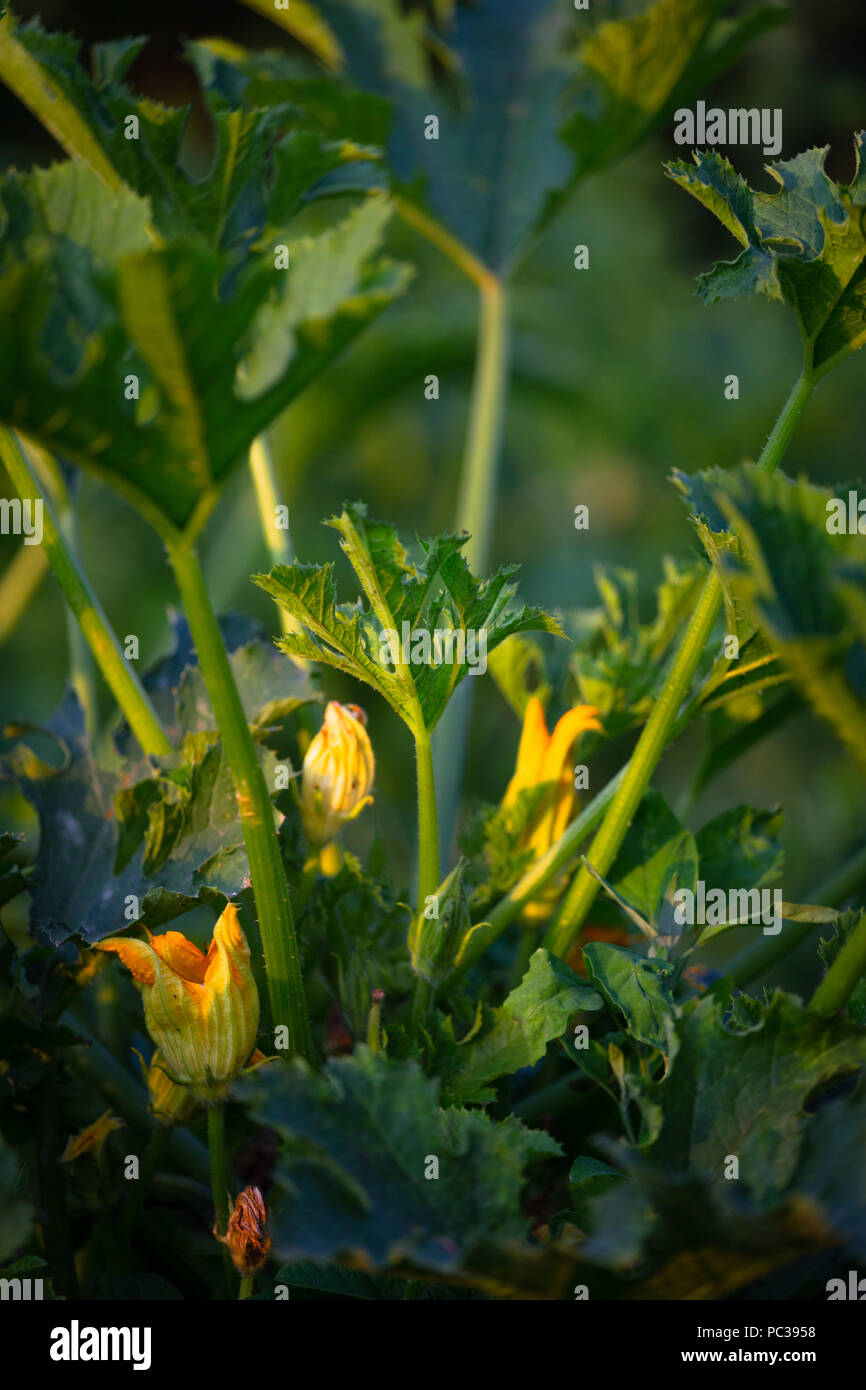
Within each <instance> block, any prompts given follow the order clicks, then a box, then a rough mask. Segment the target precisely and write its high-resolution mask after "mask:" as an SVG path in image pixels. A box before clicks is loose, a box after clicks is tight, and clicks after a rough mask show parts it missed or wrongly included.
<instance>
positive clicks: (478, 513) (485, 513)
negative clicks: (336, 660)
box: [435, 274, 508, 872]
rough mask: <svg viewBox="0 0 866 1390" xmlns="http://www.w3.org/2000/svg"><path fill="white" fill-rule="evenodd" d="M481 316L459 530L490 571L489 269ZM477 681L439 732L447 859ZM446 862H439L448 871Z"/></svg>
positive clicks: (494, 435)
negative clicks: (467, 535)
mask: <svg viewBox="0 0 866 1390" xmlns="http://www.w3.org/2000/svg"><path fill="white" fill-rule="evenodd" d="M478 288H479V299H480V319H479V329H478V351H477V357H476V363H475V377H474V381H473V384H472V400H471V404H470V412H469V428H468V432H467V436H466V449H465V452H464V456H463V466H462V471H461V480H460V494H459V497H458V501H457V515H456V519H455V529H456V530H457V531H468V533H469V540H468V541H467V543H466V546H465V547H464V552H463V553H464V555H465V556H466V560H467V562H468V564H469V567H470V569H471V570H472V571H473V572H474V573H475V574H478V575H484V574H485V573H486V570H487V567H488V564H489V560H490V548H491V547H490V539H491V535H492V531H493V521H494V514H495V509H496V479H497V474H498V469H499V456H500V452H501V446H502V431H503V425H504V419H505V399H506V388H507V383H508V313H507V309H508V305H507V296H506V291H505V286H504V285H503V284H502V282H501V281H500V280H498V279H497V278H496V277H495V276H493V275H490V274H487V275H486V276H485V277H484V278H483V279H480V280H479V281H478ZM472 695H473V687H472V682H471V681H469V680H464V681H463V683H462V684H461V685H460V686H458V688H457V690H456V691H455V693H454V695H453V696H452V699H451V701H450V704H449V706H448V708H447V709H446V711H445V713H444V715H443V716H442V720H441V722H440V724H439V728H438V729H437V732H436V738H435V745H436V763H437V768H436V770H437V778H438V788H439V816H440V822H441V827H442V852H443V855H444V856H445V859H446V860H447V858H448V854H449V850H450V846H451V842H452V840H453V837H454V831H455V826H456V821H457V811H458V807H459V804H460V794H461V789H462V782H463V768H464V764H465V760H466V745H467V741H468V736H469V725H470V721H471V715H472ZM444 868H445V865H444V864H443V865H440V869H441V870H442V871H443V872H444Z"/></svg>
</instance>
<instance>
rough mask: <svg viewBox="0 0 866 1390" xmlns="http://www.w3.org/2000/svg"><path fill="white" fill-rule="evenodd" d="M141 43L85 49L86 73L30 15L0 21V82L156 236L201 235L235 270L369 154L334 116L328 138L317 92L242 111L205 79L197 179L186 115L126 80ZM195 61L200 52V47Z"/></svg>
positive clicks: (355, 108)
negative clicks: (209, 146) (308, 103)
mask: <svg viewBox="0 0 866 1390" xmlns="http://www.w3.org/2000/svg"><path fill="white" fill-rule="evenodd" d="M146 42H147V40H146V39H141V38H139V39H124V40H121V41H119V42H112V43H106V44H96V45H94V47H93V50H92V55H91V72H90V74H88V72H87V70H86V68H85V67H84V66H83V64H82V63H81V61H80V53H79V48H80V45H79V43H78V42H77V40H75V39H73V38H71V37H70V36H69V35H66V34H52V33H46V32H45V31H44V30H43V28H42V26H41V24H40V23H39V21H38V20H35V21H33V22H31V23H29V24H23V25H22V24H18V23H17V21H15V20H14V19H13V18H12V17H11V16H9V15H7V17H6V18H5V19H4V20H3V21H2V22H0V77H2V78H3V80H5V81H6V83H7V84H8V85H9V86H10V87H11V88H12V90H13V91H15V92H16V94H17V95H18V96H19V97H20V98H21V100H22V101H23V102H24V103H25V105H27V106H29V107H30V109H31V110H32V111H33V113H34V115H35V116H36V117H37V119H39V120H40V121H42V123H43V124H44V125H45V126H46V127H47V128H48V129H49V130H50V131H51V133H52V134H53V135H54V136H55V138H56V139H57V140H58V143H59V144H60V146H61V147H62V148H63V149H64V150H65V151H66V153H67V154H69V155H71V156H73V157H74V158H76V159H77V160H80V161H83V162H84V163H85V164H86V165H88V166H89V168H90V169H91V170H92V171H93V172H94V174H96V175H97V176H98V177H99V179H100V180H101V182H102V183H103V184H104V185H105V186H106V188H107V189H112V190H114V191H117V190H119V189H123V188H124V187H125V188H127V189H133V190H134V191H135V192H136V193H138V194H139V195H141V197H142V198H145V199H147V204H148V207H149V214H150V217H151V218H152V220H153V228H152V233H153V236H154V239H155V240H157V241H158V240H159V238H161V237H162V238H172V237H181V238H183V239H185V240H190V239H192V240H200V241H201V242H202V243H203V244H205V245H207V246H208V247H209V248H210V249H212V250H218V249H220V250H225V251H230V252H231V255H232V261H233V263H235V264H237V263H238V262H239V261H243V260H244V259H245V258H246V257H247V256H249V254H250V253H251V250H252V249H253V248H254V246H255V244H256V242H259V241H261V240H262V238H265V237H269V236H270V234H271V233H272V232H273V231H274V230H275V229H277V228H280V227H283V226H284V225H285V224H286V222H287V221H288V219H289V218H290V217H291V216H292V215H293V214H294V213H295V212H296V211H297V210H298V208H299V207H301V205H302V204H303V203H304V202H306V201H308V200H309V198H310V197H314V196H316V195H317V191H318V189H317V186H318V185H319V184H320V183H321V181H322V180H324V179H325V178H326V176H327V175H329V174H331V173H332V172H333V171H334V170H337V169H339V168H340V166H342V165H343V164H346V163H348V164H350V165H352V164H355V163H357V162H358V161H359V160H361V159H363V160H366V161H369V160H371V159H373V160H375V159H376V158H377V157H378V154H379V152H378V151H377V150H376V149H374V148H362V146H361V145H360V144H359V143H358V136H357V134H355V133H354V132H353V131H351V130H350V129H348V128H346V129H342V130H335V129H334V128H333V118H331V120H330V122H328V121H327V119H326V121H325V124H328V123H330V124H331V127H332V129H331V131H330V132H329V131H327V130H326V129H325V124H323V121H322V116H321V100H320V97H319V100H318V102H316V101H315V95H314V103H315V104H316V107H317V109H316V110H315V111H310V110H307V109H306V108H305V106H304V101H303V96H304V90H305V88H304V84H303V83H298V84H296V86H295V88H294V90H293V91H292V92H291V94H289V93H286V94H281V99H280V100H279V101H277V102H271V103H268V104H267V105H263V106H258V107H255V108H254V109H243V107H242V106H241V104H240V103H239V101H237V100H233V99H232V96H231V94H226V93H225V92H224V91H223V90H220V88H219V87H218V86H217V85H215V84H213V83H206V84H205V88H204V92H203V98H204V102H205V106H206V109H207V117H208V122H209V125H210V128H211V131H212V137H213V146H214V150H213V158H212V162H211V167H210V168H209V170H208V171H207V175H206V177H201V176H200V175H199V172H198V171H197V170H194V169H193V168H191V167H190V164H189V159H188V157H187V150H186V144H187V141H186V139H185V134H186V129H187V124H188V121H189V114H190V108H189V107H179V108H174V107H167V106H161V105H160V104H159V103H158V102H155V101H151V100H149V99H148V98H141V97H138V96H136V95H135V94H134V93H133V92H131V91H130V90H129V88H128V87H127V86H126V85H125V81H124V79H125V77H126V73H127V71H128V69H129V67H130V65H131V64H132V62H133V61H134V60H135V58H136V57H137V56H138V54H139V53H140V51H141V49H142V48H143V47H144V45H145V43H146ZM192 56H193V57H194V58H199V57H201V58H202V59H203V60H204V57H205V55H203V54H200V53H199V51H198V50H194V51H193V54H192ZM212 61H213V60H212ZM205 65H206V63H205ZM313 90H314V89H313ZM362 100H363V99H362V98H360V97H356V98H355V100H354V102H353V104H352V107H351V112H352V114H354V115H355V116H356V117H362V116H363V107H362V104H361V103H362ZM368 105H369V99H368ZM347 114H348V113H347ZM130 117H132V118H133V119H134V121H135V122H136V126H135V133H134V135H131V134H130V125H129V120H130ZM334 135H336V136H337V137H338V138H336V139H334V138H332V137H333V136H334ZM314 190H315V191H314Z"/></svg>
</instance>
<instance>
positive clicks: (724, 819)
mask: <svg viewBox="0 0 866 1390" xmlns="http://www.w3.org/2000/svg"><path fill="white" fill-rule="evenodd" d="M781 831H782V813H781V812H780V811H778V810H774V811H758V810H756V809H755V807H754V806H734V807H731V809H730V810H728V811H722V812H721V813H720V814H719V815H718V816H715V817H714V818H713V819H712V820H710V821H707V823H706V824H705V825H704V826H702V827H701V829H700V830H699V831H698V833H697V835H696V836H695V843H696V845H697V849H698V856H699V860H700V874H701V878H702V879H703V881H704V883H705V884H706V887H707V892H709V891H710V890H711V889H714V888H721V889H723V891H724V892H727V891H728V889H729V888H758V887H760V885H761V884H764V883H772V881H773V880H774V879H776V878H778V877H779V875H780V874H781V872H782V869H783V867H784V863H785V854H784V850H783V849H782V843H781V840H780V838H779V837H780V835H781Z"/></svg>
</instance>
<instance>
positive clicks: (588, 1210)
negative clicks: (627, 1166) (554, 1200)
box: [568, 1157, 625, 1229]
mask: <svg viewBox="0 0 866 1390" xmlns="http://www.w3.org/2000/svg"><path fill="white" fill-rule="evenodd" d="M624 1181H625V1174H624V1173H621V1172H620V1171H619V1169H618V1168H612V1167H611V1166H610V1164H609V1163H602V1161H601V1159H599V1158H586V1157H584V1158H576V1159H575V1160H574V1162H573V1163H572V1165H571V1169H570V1171H569V1174H568V1184H569V1190H570V1195H571V1204H572V1206H573V1207H574V1209H575V1215H576V1218H577V1220H578V1222H579V1223H580V1225H581V1226H582V1227H583V1228H584V1229H591V1226H592V1207H593V1204H594V1202H595V1201H597V1199H598V1198H599V1197H601V1196H603V1194H604V1193H605V1192H610V1191H611V1190H612V1189H613V1188H615V1187H617V1186H618V1185H619V1184H620V1183H622V1182H624Z"/></svg>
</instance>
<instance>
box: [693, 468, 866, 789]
mask: <svg viewBox="0 0 866 1390" xmlns="http://www.w3.org/2000/svg"><path fill="white" fill-rule="evenodd" d="M681 485H682V486H683V487H684V489H685V490H686V491H687V494H688V496H689V498H690V500H691V501H692V505H693V506H694V507H695V508H696V511H697V513H698V523H699V525H700V526H701V527H703V528H705V529H709V530H710V531H712V532H713V533H714V534H718V535H722V536H725V537H726V538H728V539H729V541H730V543H729V544H726V545H725V547H724V548H720V549H719V550H718V552H717V555H716V561H717V564H718V567H719V573H720V575H721V579H722V583H723V585H724V587H725V589H726V590H727V591H728V592H729V594H730V595H731V598H732V601H733V602H735V603H736V604H737V605H739V606H740V607H741V608H742V609H743V610H745V612H746V613H747V615H748V617H749V619H750V620H751V622H752V624H753V625H754V626H755V627H757V628H759V629H760V631H761V633H762V634H763V635H764V637H765V639H766V641H767V642H768V643H769V644H770V647H771V648H772V651H773V652H774V653H775V654H776V655H777V656H778V659H779V661H780V662H781V663H782V664H783V665H784V667H785V668H786V669H787V670H788V671H789V672H790V674H791V677H792V678H793V680H794V682H795V683H796V684H797V685H798V686H799V688H800V689H801V691H802V692H803V694H804V695H805V697H806V698H807V699H808V700H809V702H810V703H811V704H812V705H813V707H814V708H815V709H816V710H817V712H818V713H819V714H821V715H822V716H823V717H824V718H825V719H827V720H828V722H829V723H830V724H831V725H832V726H833V727H834V728H835V729H836V731H837V733H838V734H839V736H840V738H842V740H843V741H844V742H845V743H846V744H847V746H848V747H849V748H850V749H851V751H852V752H853V753H854V754H855V756H857V757H858V758H859V759H860V761H861V762H863V763H866V599H864V594H866V557H864V554H863V543H862V538H861V536H860V534H859V532H858V530H857V529H856V525H855V528H854V530H852V531H850V532H848V531H845V532H839V533H838V534H837V533H836V531H835V530H833V531H831V530H830V529H828V528H829V527H830V525H831V523H833V525H834V527H835V524H836V523H835V517H836V514H837V511H838V510H839V509H838V508H837V507H836V505H835V504H836V501H838V503H839V504H840V505H841V508H842V510H843V511H844V512H846V513H847V508H848V502H849V488H848V485H847V484H846V485H845V486H844V487H840V488H837V490H836V493H835V498H834V495H833V494H831V491H830V490H829V489H822V488H818V487H815V486H813V485H812V484H810V483H807V482H806V481H805V480H802V479H801V480H800V481H798V482H794V481H793V480H792V479H791V478H788V477H786V476H785V474H784V473H779V472H776V473H772V474H768V473H766V472H765V471H764V470H763V469H761V468H759V467H757V466H756V465H753V464H745V465H741V466H740V467H739V468H736V469H732V470H730V471H724V470H722V469H714V470H710V471H708V472H707V473H702V474H699V475H698V477H697V479H686V478H682V479H681ZM723 528H727V530H724V529H723Z"/></svg>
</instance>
